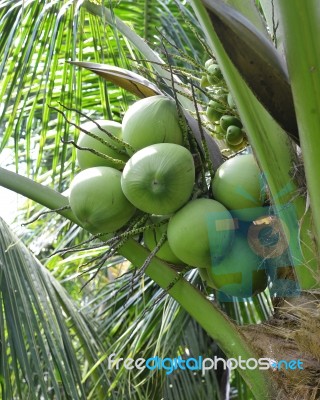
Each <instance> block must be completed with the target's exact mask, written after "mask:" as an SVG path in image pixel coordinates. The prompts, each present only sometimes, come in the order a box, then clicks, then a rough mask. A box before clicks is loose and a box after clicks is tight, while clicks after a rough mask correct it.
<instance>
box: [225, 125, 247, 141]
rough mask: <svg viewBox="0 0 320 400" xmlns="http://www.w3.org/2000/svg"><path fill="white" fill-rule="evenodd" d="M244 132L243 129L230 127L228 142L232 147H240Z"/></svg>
mask: <svg viewBox="0 0 320 400" xmlns="http://www.w3.org/2000/svg"><path fill="white" fill-rule="evenodd" d="M243 139H244V132H243V130H242V129H241V128H239V127H238V126H235V125H230V126H229V127H228V129H227V135H226V141H227V143H228V144H231V145H232V146H238V145H239V144H241V143H242V142H243Z"/></svg>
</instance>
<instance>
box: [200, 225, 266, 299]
mask: <svg viewBox="0 0 320 400" xmlns="http://www.w3.org/2000/svg"><path fill="white" fill-rule="evenodd" d="M207 274H208V280H209V282H211V283H213V284H214V286H215V287H216V288H217V289H218V290H220V291H221V292H222V293H225V294H227V295H229V296H235V297H251V296H254V295H255V294H258V293H260V292H262V291H263V290H265V288H266V287H267V284H268V275H267V272H266V266H265V265H264V263H263V261H262V259H261V258H260V257H258V256H257V254H256V253H255V252H253V251H252V249H251V247H250V246H249V243H248V240H247V238H246V237H245V236H244V235H242V234H240V233H236V235H235V238H234V242H233V245H232V247H231V249H230V251H229V252H228V253H227V254H226V255H225V257H224V258H223V259H222V260H221V261H220V263H213V264H212V265H211V266H210V267H209V268H207Z"/></svg>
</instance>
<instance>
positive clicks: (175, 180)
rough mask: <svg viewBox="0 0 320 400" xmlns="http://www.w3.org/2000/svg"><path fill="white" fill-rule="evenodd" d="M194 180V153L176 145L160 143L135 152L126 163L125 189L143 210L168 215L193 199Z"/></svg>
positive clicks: (130, 198)
mask: <svg viewBox="0 0 320 400" xmlns="http://www.w3.org/2000/svg"><path fill="white" fill-rule="evenodd" d="M194 181H195V167H194V162H193V157H192V154H191V153H190V152H189V150H187V149H186V148H185V147H182V146H179V145H178V144H173V143H158V144H153V145H151V146H148V147H145V148H144V149H142V150H139V151H138V152H137V153H135V154H134V155H133V156H132V157H131V158H130V160H129V161H128V162H127V164H126V166H125V168H124V170H123V174H122V178H121V185H122V190H123V193H124V194H125V196H126V197H127V198H128V200H129V201H130V202H131V203H132V204H133V205H134V206H135V207H137V208H139V209H140V210H142V211H144V212H146V213H150V214H156V215H167V214H171V213H173V212H175V211H176V210H178V209H179V208H180V207H182V206H183V205H184V204H185V203H186V202H187V201H188V200H189V198H190V196H191V193H192V190H193V185H194Z"/></svg>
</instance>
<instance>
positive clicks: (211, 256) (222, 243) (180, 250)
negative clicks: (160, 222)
mask: <svg viewBox="0 0 320 400" xmlns="http://www.w3.org/2000/svg"><path fill="white" fill-rule="evenodd" d="M167 233H168V242H169V245H170V247H171V249H172V251H173V253H174V254H175V255H176V256H177V257H178V258H180V259H181V260H182V261H183V262H185V263H186V264H189V265H191V266H193V267H199V268H208V267H210V266H211V264H212V263H213V262H217V261H218V260H221V259H222V258H223V257H224V256H225V254H226V253H227V251H228V250H229V248H230V246H231V245H232V241H233V237H234V222H233V219H232V216H231V214H230V213H229V211H228V210H227V209H226V208H225V207H224V206H223V205H222V204H220V203H219V202H217V201H215V200H211V199H205V198H200V199H196V200H192V201H190V202H189V203H188V204H186V205H185V206H184V207H183V208H181V209H180V210H179V211H177V212H176V213H175V214H174V215H173V216H172V217H171V219H170V221H169V224H168V230H167Z"/></svg>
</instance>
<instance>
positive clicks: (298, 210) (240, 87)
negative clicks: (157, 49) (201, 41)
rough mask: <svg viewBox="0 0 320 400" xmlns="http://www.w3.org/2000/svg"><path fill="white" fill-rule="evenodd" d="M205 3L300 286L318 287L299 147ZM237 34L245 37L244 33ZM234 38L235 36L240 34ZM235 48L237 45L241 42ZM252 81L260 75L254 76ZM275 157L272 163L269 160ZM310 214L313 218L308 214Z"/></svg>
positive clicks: (196, 3)
mask: <svg viewBox="0 0 320 400" xmlns="http://www.w3.org/2000/svg"><path fill="white" fill-rule="evenodd" d="M203 3H205V4H207V3H208V4H211V5H214V3H212V2H207V1H201V0H190V4H191V6H192V8H193V10H194V12H195V14H196V16H197V19H198V21H199V22H200V24H201V26H202V28H203V31H204V32H205V35H206V38H207V43H208V45H209V47H210V48H211V49H212V51H213V53H214V54H215V57H216V58H217V61H218V63H219V66H220V67H221V70H222V73H223V76H224V78H225V80H226V82H227V85H228V88H229V89H230V91H231V93H232V95H233V98H234V100H235V103H236V105H237V108H238V111H239V115H240V118H241V121H242V122H243V124H244V127H245V130H246V133H247V136H248V139H249V143H250V145H251V146H252V148H253V151H254V154H255V156H256V158H257V160H258V163H259V165H260V167H261V169H262V171H263V173H264V175H265V178H266V180H267V183H268V186H269V189H270V192H271V197H272V203H273V205H274V207H275V209H276V213H277V215H278V217H279V218H280V220H281V222H282V224H283V226H284V232H285V233H286V236H287V241H288V244H289V248H290V254H291V258H292V263H293V265H294V267H295V273H296V277H297V280H298V282H299V285H300V287H301V289H310V288H314V287H319V280H318V278H317V277H318V276H319V263H318V260H317V257H316V249H315V247H314V240H313V232H312V226H311V225H310V224H301V222H302V219H306V210H307V209H308V207H307V202H306V197H305V196H303V195H301V187H300V186H299V184H298V182H297V181H296V179H295V178H294V176H293V175H294V173H293V171H294V170H295V167H296V165H298V164H299V160H298V159H297V155H296V151H295V148H294V146H293V144H292V142H291V140H290V139H289V137H288V135H287V134H286V132H284V130H283V129H282V128H281V127H280V126H279V124H278V123H277V122H276V121H275V120H274V118H273V117H272V116H271V115H270V114H269V113H268V111H267V110H266V109H265V108H264V107H263V106H262V105H261V103H260V102H259V101H258V100H257V98H256V97H255V95H254V94H253V92H252V91H251V90H250V89H249V87H248V85H247V84H246V82H245V81H244V79H243V78H242V76H241V75H240V73H239V72H238V70H237V68H236V67H235V65H234V64H233V63H232V62H231V60H230V57H229V56H228V54H227V53H226V51H225V49H224V47H223V45H222V43H221V41H220V39H219V37H218V35H217V33H216V31H215V29H214V26H213V24H212V21H211V19H210V17H209V14H208V12H207V10H206V8H205V7H204V4H203ZM217 3H221V2H217ZM243 33H244V36H245V35H248V32H247V30H246V29H244V32H243ZM227 34H230V32H227ZM237 34H238V36H240V35H241V32H238V33H237ZM234 36H235V40H236V36H237V35H234ZM249 40H251V41H253V42H251V43H253V48H254V49H257V51H258V53H259V51H260V55H261V57H264V54H263V51H264V50H265V49H264V47H263V45H261V42H260V41H259V38H257V39H255V38H253V39H252V38H251V37H249ZM235 46H237V43H236V44H235ZM245 50H246V49H243V53H245ZM271 66H272V65H271ZM268 68H270V65H268V64H266V66H265V74H266V76H268V75H269V74H268V71H267V70H268ZM257 73H261V71H257ZM252 79H255V77H253V78H252ZM256 79H257V78H256ZM268 83H269V82H268ZM270 84H272V82H271V83H270ZM271 155H272V162H270V161H271ZM307 217H308V218H310V216H309V215H307ZM309 221H310V220H309ZM310 231H311V232H310ZM299 234H300V235H301V236H302V237H303V243H302V246H303V248H304V250H307V251H308V254H306V252H305V251H301V247H300V243H299Z"/></svg>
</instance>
